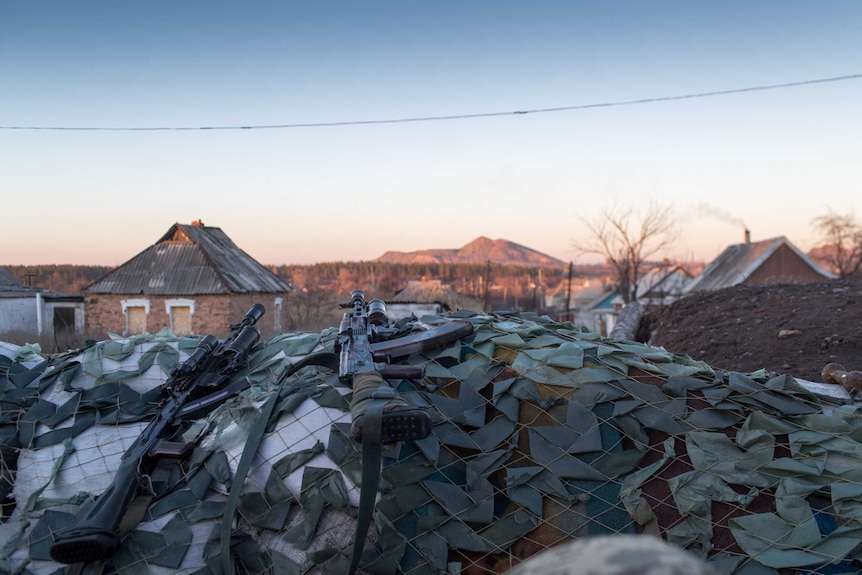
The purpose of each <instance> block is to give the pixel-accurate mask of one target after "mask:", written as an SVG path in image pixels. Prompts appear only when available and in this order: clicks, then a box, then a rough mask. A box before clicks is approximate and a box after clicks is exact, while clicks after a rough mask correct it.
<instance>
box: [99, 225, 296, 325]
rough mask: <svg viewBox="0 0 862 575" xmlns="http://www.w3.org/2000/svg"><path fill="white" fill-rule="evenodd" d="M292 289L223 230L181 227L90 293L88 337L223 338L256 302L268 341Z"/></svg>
mask: <svg viewBox="0 0 862 575" xmlns="http://www.w3.org/2000/svg"><path fill="white" fill-rule="evenodd" d="M289 291H290V287H289V286H288V285H287V284H286V283H285V282H284V281H282V280H281V279H280V278H279V277H278V276H276V275H275V274H274V273H272V272H270V271H269V270H268V269H266V268H265V267H264V266H262V265H261V264H259V263H258V262H257V261H255V260H254V259H253V258H252V257H251V256H249V255H248V254H247V253H245V252H244V251H242V250H241V249H240V248H239V247H237V245H236V244H234V243H233V241H231V239H230V238H229V237H228V236H227V235H226V234H225V233H224V232H222V230H221V229H220V228H215V227H208V226H204V224H203V222H199V221H197V222H193V223H192V224H191V225H187V224H179V223H177V224H174V225H173V226H171V228H170V229H169V230H168V231H167V233H165V235H164V236H162V237H161V239H159V240H158V241H157V242H156V243H155V244H153V245H152V246H150V247H149V248H147V249H145V250H144V251H142V252H141V253H139V254H138V255H136V256H135V257H133V258H132V259H130V260H129V261H127V262H126V263H124V264H122V265H121V266H119V267H118V268H116V269H114V270H112V271H111V272H109V273H108V274H106V275H105V276H104V277H103V278H101V279H99V280H98V281H96V282H94V283H92V284H91V285H89V286H88V287H86V288H85V289H84V294H85V306H86V328H87V333H88V334H91V335H98V334H103V333H107V332H112V333H118V334H122V335H131V334H137V333H155V332H157V331H159V330H160V329H162V328H166V327H167V328H170V329H171V330H172V331H173V332H174V333H175V334H176V335H187V334H191V333H196V334H201V333H211V334H214V335H224V334H226V333H227V331H228V325H229V324H231V323H236V322H237V321H239V319H240V318H241V317H242V315H243V314H244V313H245V312H246V311H248V309H249V308H250V307H251V306H252V305H253V304H255V303H260V304H262V305H263V306H264V307H265V308H266V315H264V317H263V318H261V320H260V321H259V322H258V324H257V325H258V327H259V328H260V329H261V332H262V333H263V334H264V335H265V336H268V335H271V334H272V333H278V332H280V331H282V326H283V325H284V323H285V306H286V303H287V295H288V292H289Z"/></svg>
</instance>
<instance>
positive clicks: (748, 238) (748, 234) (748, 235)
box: [745, 228, 751, 244]
mask: <svg viewBox="0 0 862 575" xmlns="http://www.w3.org/2000/svg"><path fill="white" fill-rule="evenodd" d="M745 243H747V244H750V243H751V230H749V229H748V228H745Z"/></svg>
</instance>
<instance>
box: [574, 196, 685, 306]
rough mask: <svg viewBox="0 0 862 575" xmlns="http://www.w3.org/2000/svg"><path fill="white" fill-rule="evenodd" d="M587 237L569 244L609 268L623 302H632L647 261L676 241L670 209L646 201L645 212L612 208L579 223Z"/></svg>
mask: <svg viewBox="0 0 862 575" xmlns="http://www.w3.org/2000/svg"><path fill="white" fill-rule="evenodd" d="M583 221H584V224H585V225H586V228H587V231H588V232H589V237H586V238H584V239H582V240H575V241H574V242H573V245H574V248H575V249H576V250H578V251H579V252H581V253H584V254H597V255H600V256H602V257H604V258H605V260H606V261H607V263H608V264H610V266H611V267H612V268H613V270H614V275H615V278H614V279H615V282H616V288H617V291H618V292H619V293H620V295H621V296H622V298H623V301H625V302H626V303H628V302H630V301H633V300H634V299H636V295H637V287H638V281H639V280H640V278H641V275H642V273H643V272H644V266H645V263H646V262H647V260H648V259H649V258H650V257H652V256H654V255H656V254H657V253H658V252H660V251H662V250H664V249H665V248H667V247H669V246H671V245H672V244H673V242H674V240H675V239H676V229H675V228H676V219H675V217H674V214H673V208H672V207H671V206H669V205H662V204H659V203H657V202H655V201H650V203H649V206H648V207H647V208H646V210H645V211H643V212H642V213H641V212H638V211H637V210H635V209H634V208H633V207H631V206H622V207H621V206H614V207H611V208H607V209H605V210H604V212H603V213H602V215H601V216H600V217H597V218H596V219H594V220H583Z"/></svg>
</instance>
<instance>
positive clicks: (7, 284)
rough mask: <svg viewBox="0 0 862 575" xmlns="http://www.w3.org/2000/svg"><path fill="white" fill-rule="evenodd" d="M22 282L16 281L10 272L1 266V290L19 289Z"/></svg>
mask: <svg viewBox="0 0 862 575" xmlns="http://www.w3.org/2000/svg"><path fill="white" fill-rule="evenodd" d="M19 287H21V282H19V281H18V280H16V279H15V276H13V275H12V274H11V273H9V270H7V269H6V268H4V267H2V266H0V288H19Z"/></svg>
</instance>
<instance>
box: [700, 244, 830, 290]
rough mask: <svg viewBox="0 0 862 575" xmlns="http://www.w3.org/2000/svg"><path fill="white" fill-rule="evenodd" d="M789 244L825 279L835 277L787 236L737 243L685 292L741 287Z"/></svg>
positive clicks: (715, 260) (701, 273) (724, 252)
mask: <svg viewBox="0 0 862 575" xmlns="http://www.w3.org/2000/svg"><path fill="white" fill-rule="evenodd" d="M783 245H786V246H787V247H788V248H790V249H791V250H793V251H794V252H795V253H796V255H798V256H799V257H800V258H801V259H802V260H803V261H805V262H806V263H807V264H808V265H809V266H811V268H812V269H814V270H815V271H816V272H817V273H819V274H821V275H822V276H823V277H824V278H831V277H834V276H833V275H832V274H830V273H828V272H825V271H823V270H822V269H820V268H819V267H818V266H817V264H815V263H814V262H813V261H811V259H810V258H809V257H808V256H806V255H805V254H804V253H802V252H801V251H800V250H799V248H797V247H796V246H794V245H793V244H792V243H790V241H788V239H787V238H785V237H784V236H779V237H777V238H772V239H769V240H763V241H759V242H750V243H742V244H734V245H731V246H728V247H727V248H725V250H724V251H723V252H721V254H719V256H718V257H717V258H715V259H714V260H713V261H712V262H711V263H710V264H709V265H708V266H706V267H705V268H704V269H703V271H702V272H700V273H699V274H698V275H697V276H696V277H695V278H694V279H693V280H691V282H690V283H689V284H688V285H687V286H686V288H685V291H686V292H692V291H704V290H712V289H720V288H725V287H730V286H735V285H738V284H741V283H742V282H744V281H745V280H746V279H748V278H749V277H750V276H751V275H752V274H753V273H754V272H755V271H756V270H757V269H758V268H759V267H760V266H761V265H763V263H764V262H765V261H766V260H767V259H769V256H771V255H772V254H773V253H775V251H776V250H778V248H780V247H781V246H783Z"/></svg>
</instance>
